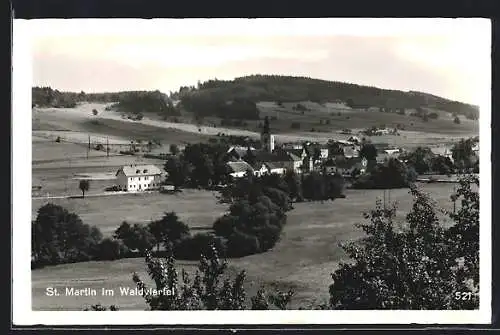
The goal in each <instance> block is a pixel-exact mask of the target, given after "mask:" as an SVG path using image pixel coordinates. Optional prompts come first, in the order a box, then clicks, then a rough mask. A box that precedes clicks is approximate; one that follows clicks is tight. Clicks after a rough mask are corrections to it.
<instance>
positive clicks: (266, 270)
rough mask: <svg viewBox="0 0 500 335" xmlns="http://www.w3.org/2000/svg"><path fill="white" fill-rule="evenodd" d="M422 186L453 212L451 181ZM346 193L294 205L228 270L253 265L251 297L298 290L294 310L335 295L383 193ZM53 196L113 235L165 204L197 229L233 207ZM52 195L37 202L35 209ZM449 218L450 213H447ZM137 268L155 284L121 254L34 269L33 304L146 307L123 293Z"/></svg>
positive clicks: (404, 197) (183, 196) (402, 209)
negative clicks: (86, 293) (281, 223)
mask: <svg viewBox="0 0 500 335" xmlns="http://www.w3.org/2000/svg"><path fill="white" fill-rule="evenodd" d="M420 186H421V188H422V189H423V190H424V191H425V192H427V193H429V194H430V196H431V197H432V198H433V199H435V201H436V202H437V204H438V206H439V207H441V208H444V209H448V210H451V208H452V203H451V202H450V200H449V196H450V194H451V193H452V191H453V185H452V184H446V183H443V184H421V185H420ZM346 196H347V198H345V199H336V200H335V201H325V202H323V203H321V202H304V203H298V204H294V207H295V208H294V209H293V210H292V211H290V212H289V213H288V220H287V224H286V226H285V228H284V231H283V234H282V236H281V239H280V241H279V242H278V244H277V245H276V246H275V247H274V248H273V249H272V250H270V251H268V252H265V253H263V254H257V255H251V256H247V257H243V258H239V259H230V260H228V261H229V265H230V267H229V270H230V271H229V274H231V275H234V274H235V273H236V272H237V271H240V270H242V269H244V270H246V272H247V275H248V278H247V283H246V285H247V286H246V288H247V292H248V294H249V295H252V294H254V293H255V292H256V290H257V289H258V288H259V287H260V286H261V285H263V286H265V287H268V288H278V289H280V290H287V289H290V288H291V289H293V290H294V291H295V292H296V294H295V297H294V299H293V302H292V305H291V307H292V308H294V307H295V308H298V307H299V306H302V307H310V306H312V305H314V304H317V303H322V302H325V299H327V298H328V285H329V284H330V282H331V280H330V273H331V272H333V271H334V270H335V269H336V267H337V266H338V264H339V262H341V261H343V260H345V254H344V253H343V251H342V249H341V248H340V247H339V243H341V242H346V241H349V240H352V239H357V238H359V237H361V236H362V232H361V231H360V230H359V229H358V228H356V227H355V224H356V223H359V222H363V220H364V219H363V217H362V213H363V212H364V211H366V210H369V209H371V208H373V207H374V206H375V200H376V199H377V198H379V199H381V198H382V197H383V191H382V190H346ZM103 200H104V198H88V199H54V200H53V201H52V202H54V203H57V204H60V205H63V206H65V207H66V208H68V209H69V210H70V211H74V212H76V213H77V214H79V215H80V217H81V218H82V219H83V221H84V222H85V223H88V224H91V225H97V226H98V227H99V228H101V230H102V231H103V233H104V234H105V235H108V236H109V234H111V233H112V231H113V230H114V229H116V227H117V226H118V225H119V224H120V222H121V221H122V220H129V221H130V222H148V221H149V220H150V219H151V218H156V217H158V216H160V215H161V214H162V212H163V211H166V210H174V211H176V212H177V214H178V215H179V216H180V218H181V219H182V220H183V221H184V222H186V223H187V224H188V225H189V226H190V227H191V228H195V229H199V228H210V226H211V225H212V223H213V222H214V220H215V219H216V218H217V217H218V216H220V215H222V213H223V212H224V211H225V210H226V208H227V206H226V205H221V204H218V203H217V201H216V198H215V197H214V195H213V194H212V193H211V192H208V191H198V190H185V191H184V192H183V193H180V194H179V195H162V194H143V195H121V196H113V197H109V198H106V201H103ZM391 200H393V201H397V202H398V211H397V220H399V221H404V217H405V215H406V214H407V213H408V211H409V210H410V208H411V205H412V201H411V195H410V194H409V193H408V190H407V189H397V190H391ZM45 202H46V201H38V200H36V201H35V200H34V201H33V204H32V205H33V208H32V214H33V215H34V216H35V215H36V209H37V208H38V207H39V206H41V205H43V204H44V203H45ZM442 219H443V222H444V224H448V223H449V220H448V221H447V222H445V220H446V218H445V217H444V216H442ZM178 266H179V268H185V269H186V270H188V271H191V272H192V270H193V269H194V268H195V266H196V262H187V261H179V262H178ZM133 272H137V273H139V274H140V275H141V277H142V278H143V279H145V280H146V281H147V282H151V281H150V280H149V278H148V276H147V275H146V272H145V263H144V259H142V258H136V259H122V260H117V261H111V262H86V263H77V264H65V265H58V266H53V267H48V268H44V269H37V270H34V271H32V287H33V291H32V294H33V301H32V302H33V309H34V310H51V309H56V310H57V309H64V310H80V309H82V308H83V307H84V306H85V305H88V304H95V303H102V304H106V305H110V304H116V305H119V306H120V307H121V308H122V309H130V310H142V309H144V308H145V307H146V305H145V304H144V301H143V299H142V298H141V297H130V296H129V297H127V296H120V295H119V291H118V288H119V287H120V286H128V287H134V284H133V282H132V274H133ZM46 287H58V288H60V289H62V288H64V287H75V288H86V287H93V288H97V289H99V290H100V289H101V288H102V287H105V288H108V289H109V288H113V289H115V293H116V294H115V296H114V297H109V296H108V297H102V296H99V295H98V296H96V297H78V298H75V297H63V296H61V297H48V296H46V295H45V289H46Z"/></svg>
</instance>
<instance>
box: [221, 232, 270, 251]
mask: <svg viewBox="0 0 500 335" xmlns="http://www.w3.org/2000/svg"><path fill="white" fill-rule="evenodd" d="M260 252H262V250H261V248H260V243H259V239H258V238H257V237H256V236H254V235H249V234H245V233H242V232H240V231H234V232H233V233H231V235H229V238H228V243H227V254H228V257H243V256H246V255H253V254H257V253H260Z"/></svg>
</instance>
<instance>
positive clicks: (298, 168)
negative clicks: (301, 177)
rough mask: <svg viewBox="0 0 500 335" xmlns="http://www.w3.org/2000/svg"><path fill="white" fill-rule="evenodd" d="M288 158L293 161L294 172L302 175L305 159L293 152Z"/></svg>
mask: <svg viewBox="0 0 500 335" xmlns="http://www.w3.org/2000/svg"><path fill="white" fill-rule="evenodd" d="M288 156H289V157H290V159H291V160H292V164H293V171H295V173H301V172H302V164H303V163H304V161H303V159H302V158H301V157H299V156H297V155H295V154H293V153H291V152H290V153H289V154H288Z"/></svg>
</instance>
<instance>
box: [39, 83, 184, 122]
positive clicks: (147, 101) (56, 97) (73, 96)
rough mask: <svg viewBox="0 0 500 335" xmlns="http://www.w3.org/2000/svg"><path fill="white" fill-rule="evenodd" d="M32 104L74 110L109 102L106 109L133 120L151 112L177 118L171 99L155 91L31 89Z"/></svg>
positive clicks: (177, 113) (178, 112)
mask: <svg viewBox="0 0 500 335" xmlns="http://www.w3.org/2000/svg"><path fill="white" fill-rule="evenodd" d="M31 92H32V104H33V106H38V107H54V108H74V107H76V106H77V105H78V104H79V103H81V102H101V103H113V105H112V106H109V107H108V109H110V110H117V111H119V112H121V113H125V114H131V115H134V116H135V117H137V116H140V115H143V114H147V113H155V114H159V115H162V116H178V115H180V111H179V110H178V109H177V108H175V106H174V105H173V102H172V100H171V99H170V98H169V97H168V95H166V94H165V93H162V92H160V91H158V90H156V91H124V92H114V93H85V92H83V91H82V92H80V93H75V92H61V91H59V90H54V89H52V88H51V87H33V88H32V90H31Z"/></svg>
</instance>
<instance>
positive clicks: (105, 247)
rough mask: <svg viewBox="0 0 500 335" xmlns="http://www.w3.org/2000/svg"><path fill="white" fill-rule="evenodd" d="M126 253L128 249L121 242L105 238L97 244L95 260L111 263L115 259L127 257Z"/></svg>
mask: <svg viewBox="0 0 500 335" xmlns="http://www.w3.org/2000/svg"><path fill="white" fill-rule="evenodd" d="M128 253H129V249H128V248H127V247H126V246H125V244H124V243H123V242H122V241H120V240H116V239H112V238H105V239H104V240H102V241H101V243H99V246H98V251H97V254H96V256H95V259H96V260H102V261H112V260H115V259H120V258H124V257H126V256H127V255H128Z"/></svg>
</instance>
